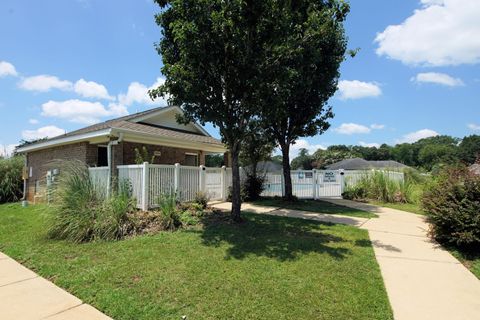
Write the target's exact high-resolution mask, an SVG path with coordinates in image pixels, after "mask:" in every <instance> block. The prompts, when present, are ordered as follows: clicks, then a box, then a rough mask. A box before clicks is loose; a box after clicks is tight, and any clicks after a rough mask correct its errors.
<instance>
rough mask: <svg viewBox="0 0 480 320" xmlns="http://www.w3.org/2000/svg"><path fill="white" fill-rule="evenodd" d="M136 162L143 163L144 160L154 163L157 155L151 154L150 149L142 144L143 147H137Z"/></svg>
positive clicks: (135, 150)
mask: <svg viewBox="0 0 480 320" xmlns="http://www.w3.org/2000/svg"><path fill="white" fill-rule="evenodd" d="M134 152H135V163H136V164H143V163H144V162H148V163H153V162H154V161H155V155H153V156H151V157H150V156H149V153H148V149H147V147H145V146H142V148H141V149H138V148H135V149H134Z"/></svg>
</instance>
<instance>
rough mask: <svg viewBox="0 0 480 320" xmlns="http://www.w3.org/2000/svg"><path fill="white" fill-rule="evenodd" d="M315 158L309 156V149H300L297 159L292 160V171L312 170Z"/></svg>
mask: <svg viewBox="0 0 480 320" xmlns="http://www.w3.org/2000/svg"><path fill="white" fill-rule="evenodd" d="M313 159H314V158H313V156H311V155H309V154H308V150H307V149H303V148H302V149H300V152H299V154H298V156H297V157H295V158H294V159H293V160H292V163H291V167H292V170H299V169H300V170H312V169H313V166H312V163H313Z"/></svg>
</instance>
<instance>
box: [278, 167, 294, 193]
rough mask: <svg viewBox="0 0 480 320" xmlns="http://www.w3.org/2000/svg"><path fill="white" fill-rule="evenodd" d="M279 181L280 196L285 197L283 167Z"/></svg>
mask: <svg viewBox="0 0 480 320" xmlns="http://www.w3.org/2000/svg"><path fill="white" fill-rule="evenodd" d="M280 183H281V187H282V197H285V177H284V176H283V169H282V174H281V175H280ZM292 188H293V183H292Z"/></svg>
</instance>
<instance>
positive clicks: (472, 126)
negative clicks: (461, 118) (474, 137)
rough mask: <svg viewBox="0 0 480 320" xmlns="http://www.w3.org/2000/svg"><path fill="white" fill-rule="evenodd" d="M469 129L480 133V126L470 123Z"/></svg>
mask: <svg viewBox="0 0 480 320" xmlns="http://www.w3.org/2000/svg"><path fill="white" fill-rule="evenodd" d="M467 127H468V128H469V129H470V130H473V131H480V125H478V124H474V123H470V124H468V125H467Z"/></svg>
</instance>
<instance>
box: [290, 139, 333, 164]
mask: <svg viewBox="0 0 480 320" xmlns="http://www.w3.org/2000/svg"><path fill="white" fill-rule="evenodd" d="M300 149H307V150H308V152H309V153H310V154H313V153H314V152H315V151H317V150H318V149H322V150H325V149H326V147H325V146H323V145H321V144H310V143H309V142H308V141H307V140H305V139H299V140H297V141H296V142H295V144H292V145H291V146H290V160H292V159H293V158H295V157H296V156H297V155H298V153H299V151H300Z"/></svg>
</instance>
